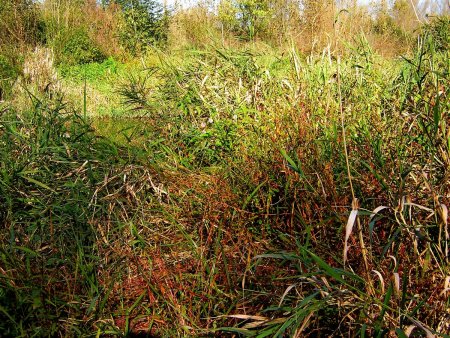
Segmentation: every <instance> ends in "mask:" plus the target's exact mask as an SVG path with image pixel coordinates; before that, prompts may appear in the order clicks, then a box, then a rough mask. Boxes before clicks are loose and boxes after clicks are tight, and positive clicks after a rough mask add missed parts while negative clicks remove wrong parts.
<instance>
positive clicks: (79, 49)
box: [55, 28, 106, 65]
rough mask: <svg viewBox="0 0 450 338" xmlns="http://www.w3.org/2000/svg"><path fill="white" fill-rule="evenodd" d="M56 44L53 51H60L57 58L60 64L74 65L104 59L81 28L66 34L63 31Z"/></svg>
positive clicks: (103, 55)
mask: <svg viewBox="0 0 450 338" xmlns="http://www.w3.org/2000/svg"><path fill="white" fill-rule="evenodd" d="M58 40H59V41H58ZM56 43H57V46H56V48H55V49H56V50H59V51H60V55H59V58H58V61H59V62H60V63H61V62H62V63H65V64H68V65H76V64H85V63H90V62H102V61H103V60H105V59H106V55H105V54H104V53H103V52H102V50H101V49H100V47H99V46H98V45H97V44H96V43H95V42H94V41H93V40H92V39H91V38H90V37H89V35H88V33H87V32H86V30H84V29H83V28H80V29H77V30H75V31H73V32H72V33H68V34H67V32H66V31H63V32H62V33H61V34H60V39H57V42H56Z"/></svg>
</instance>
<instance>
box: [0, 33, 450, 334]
mask: <svg viewBox="0 0 450 338" xmlns="http://www.w3.org/2000/svg"><path fill="white" fill-rule="evenodd" d="M184 53H185V54H183V56H182V57H180V55H171V54H164V53H162V52H153V53H152V54H150V55H149V56H148V58H147V60H144V59H143V61H142V62H143V64H145V63H146V62H148V63H149V64H148V65H146V67H140V66H139V65H138V64H133V65H131V66H127V65H121V64H118V63H117V62H115V61H113V60H109V61H106V62H105V63H103V64H88V65H83V66H75V67H69V68H66V69H65V70H62V69H61V70H60V71H61V74H62V75H63V76H64V77H65V81H67V83H69V84H68V85H67V87H70V86H72V87H71V88H77V89H80V88H81V92H83V86H84V81H85V80H84V79H85V78H86V83H87V85H86V88H87V90H86V92H87V95H86V99H87V110H88V114H87V117H84V116H82V115H83V110H82V109H78V108H76V107H78V105H80V106H79V107H82V100H83V95H82V94H79V96H72V97H70V96H69V97H68V99H69V101H70V100H78V101H75V102H69V103H70V104H66V101H65V100H58V99H56V98H55V97H57V96H53V97H50V96H51V95H48V93H47V94H45V93H43V94H42V97H39V98H37V97H31V99H30V102H31V103H30V104H29V105H28V106H26V107H24V106H22V107H15V106H14V104H13V103H11V104H10V103H5V104H3V106H2V107H1V109H0V112H1V113H0V145H1V147H0V149H1V150H0V159H1V161H0V163H1V167H0V169H1V176H0V202H1V207H0V220H1V222H2V224H4V225H5V226H4V227H2V230H1V231H0V239H1V240H0V243H1V244H0V268H1V270H0V332H1V333H2V334H3V336H33V335H35V336H47V335H61V336H92V335H108V334H109V335H127V334H129V333H137V332H145V333H148V334H149V335H153V336H161V337H174V336H202V335H204V336H208V335H210V336H224V335H231V334H232V333H231V332H234V333H235V334H236V335H240V336H255V337H283V336H286V337H295V336H316V335H317V334H320V335H323V336H343V335H348V334H350V335H351V336H361V337H364V336H375V337H382V336H387V335H388V334H390V335H397V336H399V337H403V336H408V335H409V334H410V333H411V332H413V334H414V335H415V336H423V335H424V334H435V335H437V336H445V335H446V334H448V333H449V327H448V322H449V321H450V318H449V313H448V309H449V307H450V303H449V297H448V295H449V293H448V290H446V288H448V281H447V282H446V280H447V279H446V278H448V276H449V275H450V271H449V262H448V259H449V256H448V245H449V242H450V238H449V235H448V231H449V230H448V223H447V222H448V214H447V213H446V212H447V211H446V210H447V208H448V207H449V206H450V203H449V202H450V201H449V196H450V195H449V194H450V190H449V189H450V185H449V184H448V182H449V178H450V176H449V168H450V154H449V150H450V137H449V135H450V134H449V129H448V121H449V119H448V112H449V111H450V109H449V108H450V107H449V106H450V101H449V99H448V98H449V90H448V88H450V86H448V82H449V80H450V77H449V73H450V64H449V63H448V51H446V50H439V48H436V45H435V43H434V40H433V39H432V38H431V37H430V36H427V35H424V36H423V38H422V39H421V40H420V44H419V45H418V47H417V49H416V51H415V53H414V54H413V55H409V56H405V57H404V58H403V59H395V60H394V59H386V58H382V57H380V56H378V55H376V54H375V53H374V52H373V51H372V50H371V48H370V45H369V44H368V42H367V41H366V40H365V38H364V37H361V38H358V39H355V41H354V42H353V44H351V45H349V46H348V50H347V54H346V55H344V56H342V57H341V58H340V64H339V65H338V61H337V60H336V59H334V58H329V57H327V56H326V55H325V54H324V55H319V56H304V55H301V53H299V52H298V51H297V50H296V49H295V48H292V49H290V50H289V51H288V52H285V53H280V52H278V51H277V50H274V49H269V48H267V50H266V49H265V50H264V51H258V50H255V49H248V50H247V49H225V48H215V47H212V46H211V47H209V48H206V49H205V50H201V51H192V50H191V51H185V52H184ZM127 67H130V68H127ZM128 69H130V70H128ZM338 72H339V73H338ZM89 86H90V88H91V89H92V88H93V89H94V90H95V92H96V93H102V95H105V96H106V97H108V98H109V99H110V100H111V101H108V102H114V104H113V105H109V103H107V104H106V105H105V106H104V109H106V110H105V111H102V109H103V108H102V105H96V104H94V105H90V104H91V103H90V102H92V100H93V96H91V95H89V93H90V92H89ZM80 95H81V96H80ZM77 98H78V99H77ZM71 107H72V108H71ZM73 107H75V108H73ZM341 108H342V111H341ZM112 110H115V111H116V113H115V114H112V113H111V111H112ZM342 125H344V127H345V130H343V128H342ZM344 133H345V139H346V142H344V137H343V135H344ZM344 147H346V149H347V152H348V156H346V154H345V150H344ZM350 182H352V185H350ZM352 190H353V191H352ZM353 193H354V195H355V197H356V198H357V199H358V203H355V201H354V200H353V196H352V194H353ZM352 211H353V213H352ZM350 215H353V216H352V217H354V218H351V217H350ZM349 218H350V220H349ZM346 232H347V235H348V239H347V240H346V239H345V235H346ZM344 242H346V244H347V245H348V251H347V261H346V262H345V261H344V254H343V251H344V246H345V244H344ZM446 283H447V284H446ZM446 325H447V326H446Z"/></svg>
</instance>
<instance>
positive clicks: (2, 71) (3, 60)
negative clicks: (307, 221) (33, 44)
mask: <svg viewBox="0 0 450 338" xmlns="http://www.w3.org/2000/svg"><path fill="white" fill-rule="evenodd" d="M13 57H15V59H14V60H11V59H12V57H11V56H7V55H5V54H1V53H0V101H1V100H3V99H5V98H7V97H8V96H9V94H10V91H11V88H12V86H13V84H14V82H15V81H16V79H17V77H18V76H19V74H20V68H19V65H18V60H17V56H16V55H13Z"/></svg>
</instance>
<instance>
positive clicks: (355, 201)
mask: <svg viewBox="0 0 450 338" xmlns="http://www.w3.org/2000/svg"><path fill="white" fill-rule="evenodd" d="M340 64H341V59H340V57H338V60H337V86H338V94H339V110H340V114H341V127H342V141H343V143H344V154H345V162H346V166H347V175H348V181H349V183H350V190H351V192H352V210H358V208H359V206H358V199H357V198H356V197H355V190H354V189H353V182H352V176H351V173H350V163H349V160H348V158H349V156H348V150H347V139H346V136H345V116H344V109H343V106H342V92H341V74H340ZM356 222H357V225H358V235H359V242H360V246H361V252H362V256H363V259H364V267H365V273H366V278H367V280H368V287H369V292H370V294H373V291H374V290H373V283H372V278H371V276H370V270H369V262H368V258H367V257H368V251H367V248H366V245H365V243H364V237H363V232H362V226H361V222H360V220H359V218H358V217H357V218H356ZM344 264H345V262H344Z"/></svg>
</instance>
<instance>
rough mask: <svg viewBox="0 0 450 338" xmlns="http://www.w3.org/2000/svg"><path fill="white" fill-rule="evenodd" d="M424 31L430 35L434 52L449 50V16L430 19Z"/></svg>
mask: <svg viewBox="0 0 450 338" xmlns="http://www.w3.org/2000/svg"><path fill="white" fill-rule="evenodd" d="M424 30H425V32H426V33H428V34H430V35H431V37H432V40H433V42H434V44H435V48H436V51H442V52H445V51H448V50H449V49H450V16H441V17H437V18H432V20H431V22H430V23H429V24H427V25H426V26H425V27H424Z"/></svg>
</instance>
